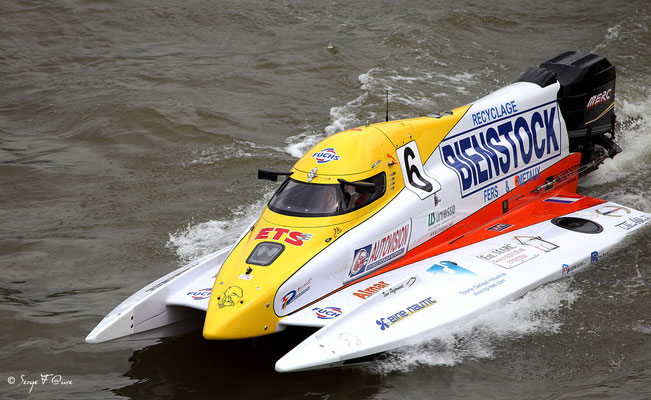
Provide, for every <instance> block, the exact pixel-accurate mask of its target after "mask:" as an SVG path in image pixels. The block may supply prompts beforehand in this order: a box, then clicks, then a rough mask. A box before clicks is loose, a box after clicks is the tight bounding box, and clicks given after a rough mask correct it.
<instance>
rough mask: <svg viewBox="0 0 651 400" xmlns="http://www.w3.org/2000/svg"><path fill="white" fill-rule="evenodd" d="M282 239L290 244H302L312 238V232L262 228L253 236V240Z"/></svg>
mask: <svg viewBox="0 0 651 400" xmlns="http://www.w3.org/2000/svg"><path fill="white" fill-rule="evenodd" d="M265 239H267V240H277V241H280V240H283V241H284V242H285V243H288V244H291V245H292V246H302V245H303V242H306V241H308V240H310V239H312V234H310V233H302V232H299V231H292V230H289V229H285V228H262V229H260V232H258V234H257V235H256V236H255V240H265Z"/></svg>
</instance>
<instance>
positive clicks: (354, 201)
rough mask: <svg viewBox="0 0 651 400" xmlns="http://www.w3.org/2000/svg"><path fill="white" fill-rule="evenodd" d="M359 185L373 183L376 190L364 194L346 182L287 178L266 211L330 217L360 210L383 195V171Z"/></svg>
mask: <svg viewBox="0 0 651 400" xmlns="http://www.w3.org/2000/svg"><path fill="white" fill-rule="evenodd" d="M360 182H366V183H374V184H375V189H374V190H373V192H372V193H366V192H362V191H359V190H358V189H357V188H355V186H353V185H351V184H348V183H336V184H326V185H323V184H315V183H305V182H300V181H296V180H294V179H289V178H288V179H287V180H286V181H285V182H284V183H283V184H282V185H281V186H280V188H279V189H278V191H277V192H276V194H275V195H274V197H273V198H272V199H271V201H270V202H269V209H270V210H271V211H274V212H277V213H279V214H284V215H292V216H298V217H329V216H332V215H340V214H346V213H349V212H351V211H354V210H357V209H359V208H362V207H364V206H366V205H368V204H370V203H372V202H373V201H375V200H377V199H379V198H380V197H382V195H383V194H384V189H385V174H384V172H382V173H380V174H377V175H375V176H373V177H371V178H368V179H364V180H363V181H360Z"/></svg>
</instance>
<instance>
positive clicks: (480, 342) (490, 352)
mask: <svg viewBox="0 0 651 400" xmlns="http://www.w3.org/2000/svg"><path fill="white" fill-rule="evenodd" d="M579 294H580V291H579V290H578V289H572V288H570V280H569V279H565V280H561V281H557V282H553V283H550V284H547V285H545V286H542V287H540V288H537V289H535V290H533V291H531V292H528V293H527V294H525V295H524V296H523V297H521V298H519V299H517V300H513V301H510V302H508V303H506V304H504V305H502V306H498V307H495V308H494V309H493V310H491V311H488V312H487V313H485V314H483V315H481V316H479V317H477V318H475V319H473V320H471V321H468V322H466V323H464V324H461V325H459V326H457V327H456V328H454V329H453V330H451V331H449V332H446V333H444V334H439V335H437V336H436V337H435V338H434V339H432V340H431V341H429V342H427V343H425V344H421V345H416V346H409V347H406V348H403V349H399V350H397V351H394V352H392V353H390V354H389V356H388V358H387V359H386V360H383V361H379V362H377V363H375V364H372V365H369V366H364V367H362V368H363V369H365V370H367V371H368V372H371V373H377V374H387V373H391V372H408V371H410V370H413V369H414V368H417V367H419V366H453V365H456V364H459V363H461V362H463V361H464V360H477V359H486V358H493V357H494V356H495V355H496V352H497V351H498V349H499V347H500V345H501V344H502V343H503V342H504V341H505V340H516V339H520V338H523V337H526V336H529V335H550V334H554V333H557V332H559V331H560V329H561V326H562V323H561V322H560V319H561V318H560V316H559V313H560V311H561V310H563V309H564V308H565V307H568V306H571V304H572V303H573V302H574V301H575V300H576V299H577V298H578V296H579Z"/></svg>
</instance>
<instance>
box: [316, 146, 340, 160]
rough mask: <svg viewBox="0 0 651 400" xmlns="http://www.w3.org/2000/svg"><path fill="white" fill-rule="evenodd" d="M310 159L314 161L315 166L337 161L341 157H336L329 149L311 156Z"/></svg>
mask: <svg viewBox="0 0 651 400" xmlns="http://www.w3.org/2000/svg"><path fill="white" fill-rule="evenodd" d="M312 158H314V159H315V160H316V163H317V164H325V163H327V162H330V161H339V159H340V158H341V157H339V156H338V155H337V152H336V151H335V149H333V148H332V147H329V148H327V149H323V150H321V151H317V152H316V153H314V154H312Z"/></svg>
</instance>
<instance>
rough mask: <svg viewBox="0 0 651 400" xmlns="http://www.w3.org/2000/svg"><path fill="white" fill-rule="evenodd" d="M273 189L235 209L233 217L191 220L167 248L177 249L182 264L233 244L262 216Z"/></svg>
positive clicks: (232, 211)
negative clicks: (258, 198)
mask: <svg viewBox="0 0 651 400" xmlns="http://www.w3.org/2000/svg"><path fill="white" fill-rule="evenodd" d="M272 195H273V192H271V191H270V192H269V193H267V194H266V195H265V196H263V198H261V199H260V200H258V201H256V202H254V203H252V204H247V205H242V206H238V207H236V208H233V209H231V215H232V217H231V218H228V219H223V220H212V221H206V222H199V223H195V222H194V221H192V222H190V223H188V225H187V226H186V227H185V228H182V229H179V230H177V231H176V232H174V233H173V234H170V238H169V240H168V241H167V244H166V245H165V247H167V248H169V249H173V250H174V251H175V252H176V254H177V255H178V257H179V260H180V263H181V264H187V263H190V262H191V261H192V260H196V259H198V258H200V257H203V256H205V255H207V254H210V253H212V252H215V251H217V250H219V249H222V248H224V247H226V246H230V245H231V244H233V243H234V242H235V241H236V240H237V238H238V237H239V236H240V235H241V234H242V232H244V230H245V229H247V228H248V227H249V226H251V224H252V223H253V222H254V221H255V220H256V218H258V216H259V215H260V213H261V212H262V210H263V209H264V207H265V205H266V204H267V201H268V200H269V198H270V197H271V196H272Z"/></svg>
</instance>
